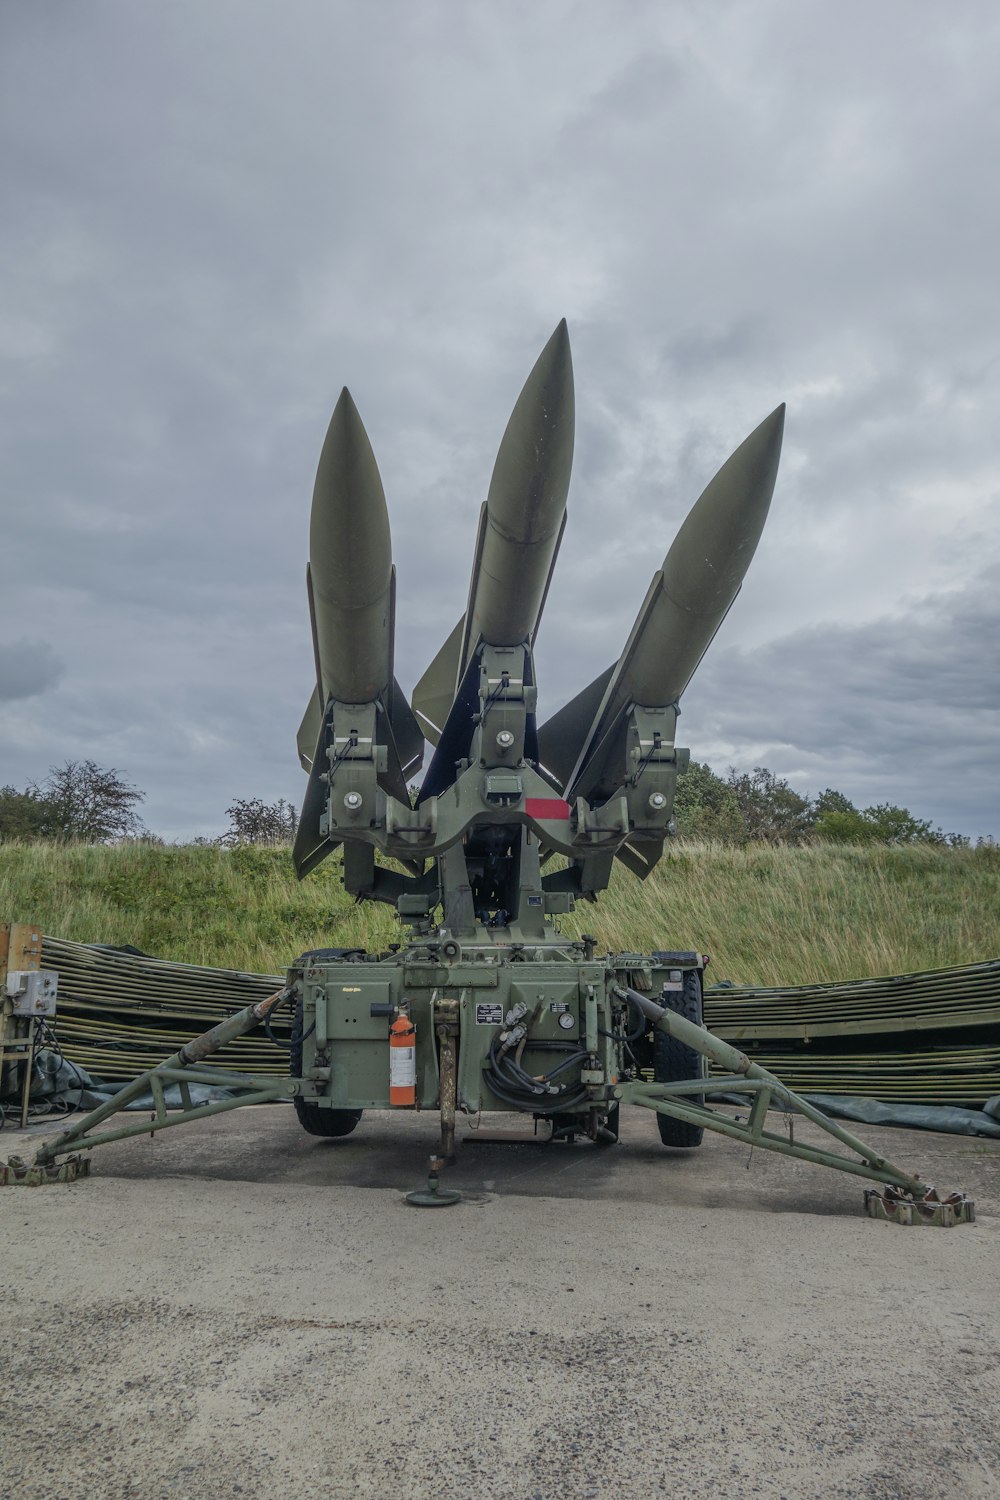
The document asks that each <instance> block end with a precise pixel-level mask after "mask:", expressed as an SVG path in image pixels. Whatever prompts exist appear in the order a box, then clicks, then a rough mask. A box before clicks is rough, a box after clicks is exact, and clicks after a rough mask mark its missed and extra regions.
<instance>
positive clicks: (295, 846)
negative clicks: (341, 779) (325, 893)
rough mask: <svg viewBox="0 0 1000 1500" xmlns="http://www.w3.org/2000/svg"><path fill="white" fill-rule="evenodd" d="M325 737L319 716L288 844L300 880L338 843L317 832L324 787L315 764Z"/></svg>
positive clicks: (321, 750) (325, 790)
mask: <svg viewBox="0 0 1000 1500" xmlns="http://www.w3.org/2000/svg"><path fill="white" fill-rule="evenodd" d="M300 732H301V731H300ZM325 737H326V723H325V720H323V719H322V717H321V720H320V726H319V733H318V735H317V736H316V739H315V741H314V744H313V751H312V760H311V769H310V771H309V780H308V781H307V782H306V792H305V796H304V797H303V799H302V808H301V810H300V812H299V821H298V823H297V825H296V828H295V839H294V841H293V843H292V864H293V866H294V867H295V873H296V875H297V876H298V877H299V879H300V880H302V879H303V878H304V877H305V876H306V875H308V874H309V871H310V870H314V869H315V868H316V866H317V865H318V864H319V862H320V860H323V859H325V858H326V856H327V855H328V854H332V853H333V851H334V849H336V848H338V847H339V844H340V840H339V839H337V840H334V839H330V838H328V837H327V836H326V834H323V833H320V831H319V820H320V818H321V817H322V816H323V813H324V812H325V811H326V798H327V788H326V785H325V783H324V782H322V781H320V779H319V773H318V772H317V770H316V763H317V761H321V760H322V758H323V748H324V741H325Z"/></svg>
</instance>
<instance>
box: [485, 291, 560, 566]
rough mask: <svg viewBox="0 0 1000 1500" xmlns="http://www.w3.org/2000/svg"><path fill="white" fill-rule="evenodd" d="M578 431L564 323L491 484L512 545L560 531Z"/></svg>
mask: <svg viewBox="0 0 1000 1500" xmlns="http://www.w3.org/2000/svg"><path fill="white" fill-rule="evenodd" d="M574 426H575V403H574V394H573V357H572V354H571V353H570V347H569V330H568V329H567V327H566V319H565V318H563V320H562V322H561V323H560V324H559V326H558V327H557V328H556V330H555V332H554V333H553V334H552V336H551V338H550V339H549V341H548V343H547V344H546V345H545V348H544V349H543V350H542V352H541V354H540V355H539V356H538V358H537V360H536V361H535V364H534V368H533V369H532V371H531V374H530V375H529V376H528V378H527V380H526V381H525V382H524V386H523V388H522V390H521V394H520V395H519V396H518V398H517V401H516V402H515V403H514V410H513V411H512V412H511V415H510V421H509V422H508V423H507V429H506V431H505V432H504V435H503V439H502V441H501V443H500V448H499V451H498V453H497V459H496V463H495V465H494V467H493V477H492V479H491V480H490V489H489V495H488V497H487V502H486V503H487V505H488V507H489V511H490V515H491V517H492V519H493V521H494V524H495V525H496V526H497V527H498V529H501V530H503V531H504V532H506V533H507V535H508V536H509V537H510V538H511V539H512V540H514V541H517V542H521V543H528V544H532V543H537V542H540V541H543V540H544V539H545V538H546V537H548V536H551V535H552V534H553V533H554V532H556V531H558V530H559V527H560V525H561V523H562V514H563V511H564V510H565V508H566V496H567V493H568V492H569V479H570V472H571V470H572V467H573V436H574Z"/></svg>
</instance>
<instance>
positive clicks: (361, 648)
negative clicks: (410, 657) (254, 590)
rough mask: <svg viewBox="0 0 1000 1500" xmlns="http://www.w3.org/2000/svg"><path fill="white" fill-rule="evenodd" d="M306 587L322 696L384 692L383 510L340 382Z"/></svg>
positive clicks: (359, 697)
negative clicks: (307, 588) (340, 388)
mask: <svg viewBox="0 0 1000 1500" xmlns="http://www.w3.org/2000/svg"><path fill="white" fill-rule="evenodd" d="M308 587H309V596H310V611H311V614H312V620H313V632H314V642H315V649H316V657H317V674H318V677H319V689H320V696H321V698H322V700H323V703H324V704H326V703H327V702H328V701H329V699H330V698H337V699H339V700H340V701H341V702H345V703H371V702H373V701H374V700H375V699H376V698H380V697H382V698H384V697H385V696H386V694H387V693H388V691H389V686H390V684H391V682H392V650H393V641H392V627H393V619H392V616H393V593H394V590H393V573H392V543H391V541H390V537H389V513H388V511H387V509H386V503H385V493H384V491H383V489H382V480H381V478H380V477H379V472H378V465H377V464H376V462H375V455H374V453H373V452H372V447H371V443H370V442H369V441H368V434H367V433H366V432H365V429H364V424H363V423H362V421H361V418H360V416H359V415H358V409H357V407H356V406H355V404H354V402H353V400H352V399H351V393H350V391H348V389H347V387H346V386H345V387H344V390H343V391H342V392H341V395H340V400H339V401H338V402H337V405H336V407H335V408H334V412H333V416H332V417H331V419H330V426H329V429H328V431H327V434H326V441H325V442H324V444H323V451H322V453H321V454H320V460H319V468H318V469H317V471H316V484H315V486H314V488H313V502H312V516H311V520H310V525H309V585H308Z"/></svg>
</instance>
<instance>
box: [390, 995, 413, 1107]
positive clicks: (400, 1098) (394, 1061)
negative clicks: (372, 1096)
mask: <svg viewBox="0 0 1000 1500" xmlns="http://www.w3.org/2000/svg"><path fill="white" fill-rule="evenodd" d="M416 1102H417V1029H416V1027H415V1026H414V1024H413V1022H412V1021H411V1020H410V1018H409V1016H408V1015H407V1014H406V1013H405V1012H403V1011H401V1012H400V1013H399V1015H397V1017H396V1019H395V1020H394V1021H393V1023H392V1025H391V1026H390V1027H389V1103H390V1104H404V1105H405V1104H411V1105H412V1104H416Z"/></svg>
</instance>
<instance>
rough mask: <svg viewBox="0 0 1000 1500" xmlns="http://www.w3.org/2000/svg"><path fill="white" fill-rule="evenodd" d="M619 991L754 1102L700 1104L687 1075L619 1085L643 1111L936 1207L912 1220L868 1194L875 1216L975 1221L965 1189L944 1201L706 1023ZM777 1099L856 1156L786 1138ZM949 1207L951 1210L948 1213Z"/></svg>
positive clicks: (698, 1082)
mask: <svg viewBox="0 0 1000 1500" xmlns="http://www.w3.org/2000/svg"><path fill="white" fill-rule="evenodd" d="M617 993H618V995H619V996H620V997H621V998H622V999H628V1000H630V1001H631V1002H632V1004H633V1005H634V1006H635V1007H636V1009H637V1010H640V1011H641V1012H642V1014H643V1015H644V1016H645V1017H646V1018H647V1020H649V1021H652V1023H653V1025H654V1027H655V1028H656V1029H657V1030H659V1031H664V1032H666V1033H667V1035H668V1036H672V1037H674V1038H675V1039H676V1040H677V1041H679V1042H682V1043H683V1044H684V1046H686V1047H690V1048H691V1049H692V1051H694V1052H698V1053H700V1054H701V1056H702V1057H707V1058H708V1059H709V1061H710V1062H713V1063H715V1064H716V1065H717V1066H718V1067H720V1068H723V1069H725V1073H724V1074H723V1076H721V1077H719V1076H716V1077H714V1078H713V1080H712V1083H713V1087H714V1088H716V1089H718V1090H719V1092H721V1093H727V1094H746V1095H747V1097H748V1101H749V1102H750V1106H751V1107H750V1111H749V1116H748V1118H747V1121H746V1123H745V1124H744V1123H742V1122H739V1121H736V1120H732V1119H730V1118H729V1117H728V1116H725V1115H721V1114H718V1113H717V1112H716V1111H715V1110H712V1109H708V1108H706V1106H705V1105H702V1104H696V1103H695V1102H694V1101H693V1099H690V1098H685V1097H684V1096H685V1095H691V1094H703V1093H704V1091H705V1080H704V1078H697V1079H685V1080H683V1081H681V1082H678V1083H644V1082H643V1083H626V1084H621V1085H619V1086H618V1087H617V1088H616V1089H615V1098H616V1099H621V1100H623V1101H628V1102H629V1103H631V1104H639V1105H641V1106H642V1107H643V1108H644V1109H653V1110H656V1112H657V1113H658V1114H663V1115H670V1116H671V1117H672V1118H673V1119H675V1120H683V1121H685V1122H686V1123H688V1124H691V1125H699V1126H703V1127H704V1128H705V1129H706V1130H715V1131H717V1132H718V1133H719V1134H721V1135H727V1136H729V1137H731V1138H732V1139H733V1140H737V1141H743V1142H745V1143H746V1144H747V1145H748V1146H760V1147H761V1149H762V1150H765V1151H776V1152H779V1153H780V1154H781V1155H782V1156H794V1157H798V1159H799V1160H800V1161H811V1162H815V1163H816V1165H817V1166H821V1167H832V1168H834V1170H836V1171H839V1172H849V1173H852V1174H853V1175H854V1176H857V1177H865V1178H868V1179H869V1180H870V1181H875V1182H884V1183H887V1184H889V1186H890V1187H891V1188H892V1189H894V1190H895V1192H894V1194H893V1195H892V1201H894V1202H896V1203H898V1202H899V1195H900V1193H902V1194H905V1197H906V1199H907V1200H909V1201H911V1202H913V1203H914V1204H921V1205H924V1206H925V1208H929V1209H931V1210H932V1212H930V1213H928V1212H924V1213H923V1214H918V1215H916V1216H911V1217H910V1218H907V1217H905V1216H903V1215H899V1214H898V1213H888V1212H885V1211H884V1207H883V1205H884V1203H885V1202H886V1201H888V1200H887V1199H886V1198H885V1197H883V1196H880V1195H878V1194H874V1193H867V1194H866V1195H865V1198H866V1212H867V1213H868V1214H869V1215H870V1217H872V1218H895V1219H896V1221H897V1222H900V1223H903V1222H905V1223H911V1222H913V1223H918V1222H919V1223H938V1224H953V1223H970V1222H972V1220H973V1219H974V1217H975V1210H974V1206H973V1204H972V1202H971V1200H970V1199H968V1198H966V1197H964V1196H963V1195H962V1194H953V1195H952V1196H951V1197H950V1198H948V1199H945V1200H944V1201H943V1202H942V1201H941V1200H940V1199H939V1198H938V1196H937V1194H936V1193H935V1191H934V1189H933V1187H931V1186H929V1185H928V1184H927V1183H924V1182H921V1180H920V1179H919V1178H918V1177H911V1176H910V1175H909V1173H907V1172H904V1171H903V1170H902V1169H901V1168H899V1167H896V1166H893V1164H892V1163H891V1162H889V1161H887V1160H886V1159H885V1157H884V1156H881V1155H880V1154H879V1153H878V1152H877V1151H874V1150H872V1148H871V1147H870V1146H866V1145H865V1143H864V1141H862V1140H859V1139H858V1137H857V1136H856V1135H853V1134H852V1133H851V1132H850V1131H849V1130H845V1129H844V1128H843V1126H842V1125H838V1124H837V1123H836V1121H834V1120H831V1119H830V1118H829V1116H827V1115H824V1114H823V1113H822V1111H821V1110H818V1109H817V1108H816V1107H815V1105H813V1104H810V1103H809V1102H808V1100H806V1099H803V1098H802V1097H801V1095H799V1094H796V1093H795V1092H794V1091H793V1090H792V1089H790V1088H788V1087H787V1085H786V1084H784V1083H782V1082H781V1079H780V1078H776V1077H775V1075H774V1074H773V1073H769V1072H768V1070H767V1069H766V1068H762V1067H761V1066H760V1065H759V1063H755V1062H752V1061H751V1059H750V1058H749V1057H747V1055H746V1053H745V1052H740V1051H739V1049H738V1048H736V1047H731V1046H730V1045H729V1043H728V1042H724V1041H722V1039H721V1038H720V1037H717V1036H713V1035H712V1033H711V1032H710V1031H706V1030H705V1028H704V1027H703V1026H697V1025H695V1023H694V1022H693V1021H688V1020H686V1019H685V1018H684V1017H683V1016H679V1015H677V1014H676V1013H675V1012H674V1011H672V1010H665V1009H664V1008H663V1006H660V1005H657V1004H656V1003H655V1001H653V1000H650V999H649V997H648V996H647V995H643V994H640V993H639V991H638V990H633V989H629V988H626V987H619V988H618V990H617ZM772 1099H774V1100H777V1101H778V1103H780V1104H784V1105H787V1106H788V1107H790V1108H792V1109H794V1110H796V1111H798V1112H799V1113H800V1114H802V1115H804V1116H805V1118H806V1119H807V1120H811V1121H812V1122H813V1124H814V1125H817V1126H818V1127H819V1129H820V1130H822V1131H823V1132H824V1133H825V1134H826V1135H829V1136H832V1137H833V1139H834V1140H836V1141H839V1143H840V1144H841V1145H842V1146H844V1147H846V1149H847V1150H848V1151H849V1152H852V1153H853V1155H852V1156H847V1155H844V1154H843V1153H842V1152H839V1151H828V1150H824V1149H822V1148H821V1147H818V1146H807V1145H805V1144H804V1143H803V1142H800V1141H796V1140H795V1139H794V1138H793V1137H792V1136H791V1135H789V1137H785V1136H781V1135H777V1134H775V1132H774V1131H770V1130H767V1129H766V1128H765V1126H766V1122H767V1111H768V1108H769V1107H770V1104H771V1101H772ZM875 1200H877V1201H875ZM946 1209H947V1212H945V1211H944V1210H946ZM938 1210H941V1212H938Z"/></svg>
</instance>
